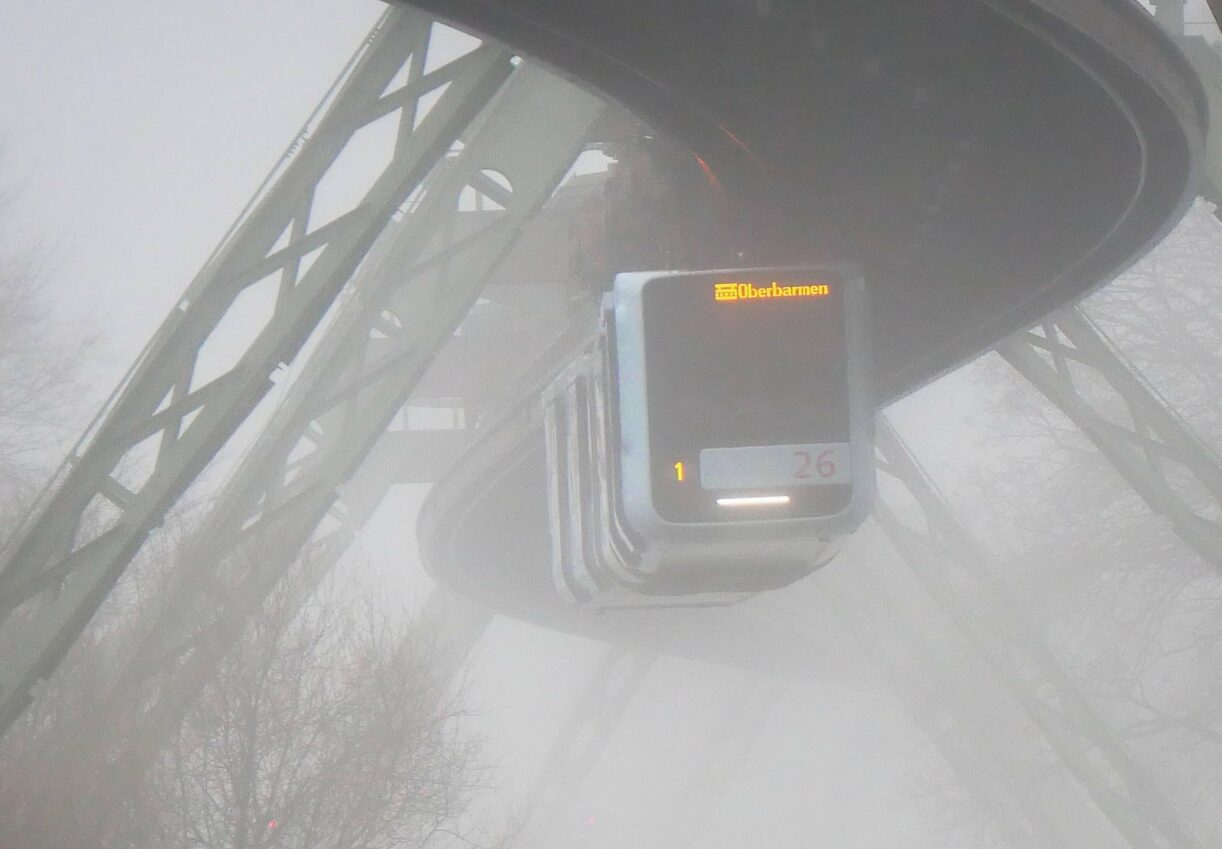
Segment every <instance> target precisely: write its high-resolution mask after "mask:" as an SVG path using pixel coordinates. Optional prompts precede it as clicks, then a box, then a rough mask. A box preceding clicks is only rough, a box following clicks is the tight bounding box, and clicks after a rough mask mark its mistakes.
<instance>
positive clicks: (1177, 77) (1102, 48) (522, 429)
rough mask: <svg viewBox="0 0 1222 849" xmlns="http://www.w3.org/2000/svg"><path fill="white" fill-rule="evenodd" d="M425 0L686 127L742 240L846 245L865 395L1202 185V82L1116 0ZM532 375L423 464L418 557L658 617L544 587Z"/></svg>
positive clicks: (800, 255) (813, 249) (613, 629)
mask: <svg viewBox="0 0 1222 849" xmlns="http://www.w3.org/2000/svg"><path fill="white" fill-rule="evenodd" d="M420 5H422V6H425V7H428V8H430V9H431V10H432V11H434V12H436V13H437V14H439V15H442V16H446V17H448V18H449V19H451V20H452V21H454V22H455V23H456V24H457V25H459V26H463V27H466V28H470V29H474V30H478V31H480V32H483V33H488V34H491V35H493V36H495V37H497V38H499V39H502V40H504V41H505V42H507V43H508V44H509V45H511V46H512V47H513V49H515V50H521V51H523V52H525V53H528V54H531V55H533V56H536V57H538V58H540V59H542V60H543V61H545V62H547V63H549V64H550V65H552V66H553V67H554V68H556V69H559V70H560V71H561V72H562V73H565V74H567V75H569V76H570V77H573V78H576V79H578V80H579V81H580V82H582V83H583V84H585V85H587V86H589V87H591V88H593V89H596V90H597V91H598V92H599V93H600V94H602V95H604V96H607V97H609V98H611V99H613V100H615V101H617V102H619V103H621V104H623V105H624V106H626V107H627V108H628V109H630V110H631V111H633V112H634V113H636V114H637V115H638V116H640V117H641V118H642V119H643V120H645V121H647V122H649V123H650V124H651V125H653V126H654V127H656V128H657V129H658V130H659V131H661V132H665V133H668V134H671V135H673V136H674V137H676V138H677V139H679V140H680V141H681V142H682V143H683V144H685V145H687V146H688V147H690V148H691V150H692V151H693V152H694V153H695V154H696V155H698V156H700V157H701V158H702V159H703V160H705V162H707V163H708V165H709V167H710V169H711V170H712V171H713V172H714V173H715V174H716V175H717V177H718V179H719V181H720V183H721V185H722V186H723V188H724V189H725V192H726V195H727V198H728V200H729V202H730V205H731V207H732V208H733V209H734V210H735V212H736V213H737V214H738V216H739V218H740V219H741V220H742V221H743V222H745V224H746V226H747V227H749V228H750V230H751V232H752V233H753V234H754V238H753V240H752V243H751V247H752V250H753V251H755V252H756V255H755V256H753V257H751V259H752V260H753V261H760V262H764V263H776V264H782V263H786V262H818V261H829V260H844V259H851V260H853V261H856V262H860V263H861V264H862V265H863V267H864V268H865V271H866V276H867V279H868V280H869V281H870V287H871V299H872V309H873V321H874V328H873V330H874V334H875V339H876V342H875V351H874V362H875V368H876V372H877V374H876V384H875V385H876V386H877V387H878V388H879V396H878V399H877V400H878V404H879V406H882V405H884V404H886V403H888V402H889V401H892V400H894V399H896V398H898V397H900V396H902V395H903V394H905V393H907V392H910V391H912V390H913V389H915V388H917V387H918V386H920V385H922V384H923V383H926V382H928V381H929V380H931V379H933V378H934V377H936V376H937V375H938V374H940V373H942V372H944V371H946V370H947V369H949V368H952V367H954V366H956V365H958V364H960V363H962V362H964V361H965V360H967V359H970V358H971V357H974V356H976V355H978V354H980V353H982V352H984V351H986V350H988V349H990V348H992V347H993V346H994V345H996V344H997V343H999V342H1000V341H1001V340H1002V339H1004V338H1005V337H1007V336H1008V335H1009V334H1011V333H1013V332H1014V331H1016V330H1019V329H1022V328H1024V327H1027V326H1029V325H1031V324H1032V323H1034V322H1036V321H1038V320H1039V319H1041V318H1043V317H1044V316H1046V315H1048V314H1049V313H1051V312H1052V311H1054V310H1055V309H1057V308H1058V307H1062V306H1064V305H1066V304H1068V303H1072V302H1074V301H1076V300H1077V299H1079V298H1081V297H1082V296H1083V295H1085V294H1086V293H1088V292H1089V291H1090V290H1091V289H1093V288H1095V287H1097V286H1099V285H1101V284H1103V283H1104V282H1106V281H1107V280H1109V279H1110V278H1111V277H1112V276H1114V275H1115V274H1116V273H1118V272H1119V271H1121V270H1123V269H1124V268H1125V267H1127V265H1128V264H1130V263H1131V262H1132V261H1133V260H1134V259H1135V258H1137V257H1138V256H1140V255H1141V254H1143V253H1144V252H1145V250H1147V249H1148V248H1149V247H1150V246H1151V245H1152V244H1153V243H1154V242H1156V241H1157V240H1158V239H1160V238H1161V237H1162V235H1164V234H1165V232H1166V231H1167V230H1168V229H1169V228H1170V227H1171V226H1172V225H1173V224H1174V223H1175V222H1176V221H1178V219H1179V218H1180V216H1181V214H1182V212H1183V210H1184V208H1185V206H1186V204H1187V202H1188V201H1189V200H1190V199H1191V198H1192V197H1193V196H1194V195H1195V192H1196V187H1195V174H1196V169H1197V165H1198V161H1197V160H1198V157H1199V156H1200V152H1201V150H1202V147H1203V141H1204V135H1205V132H1206V127H1207V123H1208V116H1207V114H1206V112H1207V110H1206V106H1205V105H1204V99H1203V95H1202V92H1201V88H1200V83H1199V80H1198V79H1197V78H1196V77H1195V75H1194V73H1193V72H1192V71H1191V69H1190V68H1189V67H1188V65H1187V63H1186V62H1185V61H1184V59H1183V57H1182V56H1181V54H1180V53H1179V51H1178V49H1177V48H1176V47H1175V45H1174V44H1173V43H1172V42H1171V41H1170V40H1169V39H1168V38H1166V37H1165V36H1164V35H1163V33H1162V32H1161V31H1160V30H1159V29H1158V28H1157V26H1156V25H1155V23H1154V22H1153V20H1151V19H1150V17H1149V16H1148V15H1147V14H1146V13H1145V12H1144V11H1143V10H1142V9H1140V8H1139V7H1138V6H1137V5H1136V4H1134V3H1130V2H1127V0H939V2H936V3H920V4H916V3H909V2H904V0H869V1H868V2H858V3H830V2H798V0H793V1H792V2H782V0H773V1H772V2H755V0H752V2H745V0H744V2H738V3H733V2H723V3H707V2H701V0H671V2H667V3H654V2H647V0H624V2H619V3H615V4H603V3H574V2H571V0H569V2H560V0H422V2H420ZM553 359H556V358H555V357H553ZM536 398H537V395H535V394H533V389H532V390H531V391H528V392H527V400H525V401H524V402H523V403H522V404H521V405H520V406H519V407H518V408H517V409H515V410H513V411H511V412H510V413H509V414H508V416H507V417H506V418H505V419H504V420H503V421H502V422H500V423H499V424H496V425H493V426H492V427H489V428H487V429H486V431H485V435H484V436H483V438H482V439H480V440H479V441H478V442H477V443H476V445H475V447H474V448H473V450H472V451H471V452H469V453H468V454H467V455H466V456H465V457H464V458H463V459H462V460H460V461H459V462H458V463H457V465H456V467H455V468H454V469H452V470H451V471H450V473H449V474H448V475H447V476H446V477H445V478H444V479H443V480H442V481H440V482H439V483H438V484H437V485H436V486H435V487H434V489H433V491H432V493H431V495H430V497H429V499H428V501H427V503H426V505H425V507H424V510H423V512H422V513H421V517H420V525H419V537H420V540H421V544H422V552H423V556H424V559H425V562H426V565H427V566H428V568H429V569H430V571H431V572H432V573H433V574H434V576H435V577H436V578H437V579H438V580H440V581H441V582H443V583H445V584H447V585H449V586H451V587H453V588H455V589H457V590H459V591H460V592H462V593H463V594H464V595H467V596H470V597H472V598H475V599H477V600H478V601H480V602H482V603H484V604H487V605H488V606H490V607H492V608H493V609H495V610H497V611H498V612H501V613H505V614H508V615H510V616H514V617H517V618H521V619H526V620H530V621H533V622H536V623H538V624H541V625H545V626H546V627H551V628H557V629H559V630H566V631H571V632H574V633H579V634H582V635H585V636H590V637H595V638H601V639H610V640H615V641H622V640H627V641H631V640H632V639H633V638H634V635H641V634H642V631H643V630H646V631H649V630H654V629H655V628H656V626H654V625H651V624H650V622H651V621H653V620H651V619H650V618H648V617H646V616H642V615H640V614H619V613H617V614H608V615H603V616H591V615H589V614H579V613H577V612H575V611H570V610H568V609H567V608H565V607H564V606H563V604H562V603H561V602H560V601H559V600H558V599H557V598H556V594H555V593H554V592H553V591H552V589H551V586H550V581H551V578H550V571H549V556H550V555H549V550H548V541H547V531H546V529H547V522H546V512H545V511H546V482H545V479H544V474H545V472H544V468H545V464H544V457H543V437H542V432H541V426H540V411H539V410H538V409H537V408H538V402H537V400H536ZM749 607H750V605H748V609H749ZM711 614H713V612H712V611H690V612H685V613H684V615H685V616H690V617H691V618H692V619H693V622H701V623H702V624H701V626H700V627H698V628H697V629H696V631H698V632H703V636H702V635H701V633H696V632H693V633H691V634H689V635H687V636H686V637H677V639H679V640H680V641H681V642H684V643H685V645H686V650H685V649H683V648H680V647H678V646H675V647H672V649H671V650H677V652H678V653H681V654H694V655H699V654H700V653H701V646H702V645H705V646H709V648H710V649H711V646H710V645H709V641H708V638H709V636H710V635H712V634H714V633H715V632H716V631H717V630H718V628H719V627H720V623H719V622H712V621H709V617H710V615H711ZM716 615H717V616H724V615H726V614H725V613H724V612H718V613H717V614H716ZM730 615H733V614H730ZM742 615H743V616H745V617H747V618H749V617H750V614H749V613H747V612H746V611H744V613H743V614H742ZM668 616H669V614H668ZM680 630H681V629H680ZM656 636H657V635H656V633H654V634H651V638H656ZM717 642H718V643H719V644H721V645H723V644H724V642H725V641H717ZM784 644H785V645H791V644H792V641H788V640H786V641H784ZM772 645H773V646H774V647H775V645H776V643H772Z"/></svg>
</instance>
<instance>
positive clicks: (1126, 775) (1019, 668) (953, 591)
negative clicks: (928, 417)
mask: <svg viewBox="0 0 1222 849" xmlns="http://www.w3.org/2000/svg"><path fill="white" fill-rule="evenodd" d="M879 425H880V426H879V428H878V451H879V465H878V468H879V471H880V472H881V473H882V474H884V475H887V476H889V477H891V478H892V479H893V480H894V481H897V482H898V483H899V484H901V485H902V486H903V487H904V489H905V490H906V491H907V492H908V493H909V494H910V495H911V497H912V498H913V500H914V501H915V504H916V506H917V508H918V510H919V518H918V521H917V522H909V521H905V520H904V519H902V518H901V517H900V515H899V513H898V512H895V511H893V510H891V509H890V508H889V507H888V505H887V504H886V502H885V501H884V500H883V499H882V498H881V497H880V499H879V502H878V506H877V509H876V510H875V519H876V520H877V521H878V524H879V526H880V527H881V528H882V529H883V531H884V532H885V533H886V534H887V536H888V537H889V538H890V539H891V541H892V542H893V544H894V545H895V547H896V549H897V550H898V551H899V553H900V554H901V556H902V557H903V559H904V561H905V562H906V563H907V565H908V567H909V569H910V571H911V573H912V574H913V576H914V577H915V578H916V579H917V581H918V582H919V583H920V584H921V586H923V587H924V588H925V590H926V591H927V592H928V593H929V595H930V597H931V598H932V599H933V600H934V601H935V602H936V603H937V605H938V607H939V608H940V609H941V610H942V612H943V613H944V614H945V615H946V617H947V619H948V620H949V621H950V623H951V624H952V625H953V626H954V628H955V629H956V630H957V631H958V632H959V633H960V634H961V635H962V636H963V638H964V640H965V641H966V642H967V643H968V645H970V646H971V647H972V649H973V651H974V652H975V653H976V654H977V655H978V656H979V658H980V659H981V660H982V661H983V662H984V663H985V665H986V666H987V667H989V668H990V669H991V670H992V671H993V673H994V674H995V675H996V676H997V678H998V680H999V681H1000V682H1001V684H1002V685H1003V686H1004V687H1005V688H1006V690H1007V691H1008V692H1009V693H1010V694H1011V696H1012V697H1013V698H1014V700H1015V702H1016V703H1017V704H1018V705H1019V707H1020V708H1021V709H1022V711H1023V713H1024V714H1025V715H1026V716H1027V717H1028V719H1029V720H1030V721H1031V723H1032V724H1033V725H1034V726H1035V727H1036V728H1037V729H1038V730H1039V732H1040V734H1041V735H1042V736H1043V737H1044V739H1045V740H1046V741H1047V743H1048V745H1049V746H1050V747H1051V748H1052V750H1053V751H1054V752H1055V753H1056V754H1057V756H1058V757H1059V758H1060V759H1061V760H1062V762H1063V763H1064V764H1065V766H1066V767H1067V768H1068V769H1069V771H1070V772H1071V774H1073V775H1074V776H1075V777H1076V778H1077V779H1078V780H1079V781H1080V783H1081V784H1082V786H1083V788H1084V789H1085V790H1086V792H1087V793H1088V794H1089V795H1090V797H1091V799H1092V800H1093V801H1094V802H1095V804H1096V806H1097V807H1098V808H1099V810H1100V812H1101V813H1102V814H1103V815H1104V816H1105V818H1106V819H1107V821H1108V822H1109V823H1110V824H1111V825H1112V826H1113V827H1114V828H1115V829H1116V830H1117V832H1119V833H1120V834H1121V835H1123V836H1124V837H1125V839H1126V840H1127V841H1128V842H1129V843H1130V844H1131V845H1133V846H1135V847H1137V846H1165V847H1168V849H1170V847H1181V846H1183V847H1189V846H1197V845H1199V844H1198V843H1197V842H1196V841H1195V840H1194V839H1193V838H1192V837H1191V835H1189V834H1188V833H1187V832H1186V831H1185V830H1184V828H1183V826H1182V825H1180V822H1179V816H1178V814H1177V813H1176V811H1175V806H1174V805H1173V804H1172V803H1171V802H1170V800H1169V799H1168V798H1167V797H1166V796H1165V795H1164V794H1163V793H1162V791H1161V790H1159V789H1158V787H1157V786H1156V784H1155V783H1154V781H1153V779H1152V778H1151V777H1150V775H1149V773H1148V772H1147V771H1146V769H1145V768H1144V767H1143V766H1142V765H1141V764H1140V763H1139V762H1138V760H1137V759H1136V758H1135V756H1134V755H1133V753H1132V752H1130V751H1129V750H1128V748H1127V747H1126V746H1125V745H1124V744H1123V742H1121V741H1120V740H1119V739H1118V738H1117V737H1116V735H1115V733H1114V732H1113V731H1112V730H1111V729H1110V728H1109V727H1108V726H1107V723H1106V722H1104V721H1103V719H1102V717H1100V716H1099V714H1098V712H1097V711H1096V710H1095V708H1094V706H1093V705H1092V704H1091V703H1090V700H1089V699H1088V698H1087V697H1086V696H1085V695H1084V694H1083V693H1082V692H1081V690H1080V689H1079V687H1078V685H1077V684H1076V683H1075V682H1074V681H1073V680H1072V679H1071V678H1070V677H1069V675H1068V674H1067V673H1066V672H1065V671H1064V669H1063V667H1062V666H1061V664H1060V663H1059V661H1058V660H1057V658H1056V656H1055V655H1054V654H1053V652H1052V650H1051V649H1050V648H1049V647H1048V645H1047V644H1046V643H1045V641H1044V639H1043V637H1042V636H1041V635H1040V634H1038V632H1036V631H1035V630H1034V629H1032V628H1031V626H1030V625H1029V624H1028V623H1027V622H1025V621H1024V620H1023V618H1022V617H1021V615H1020V614H1019V613H1018V612H1017V611H1015V610H1014V608H1013V606H1012V605H1010V604H1008V602H1007V598H1008V594H1007V592H1006V588H1005V586H1004V585H1003V584H1002V582H1001V581H1000V580H999V579H998V578H997V577H996V576H995V575H994V574H993V572H992V570H991V569H990V567H989V564H988V558H987V555H985V553H984V552H983V550H982V549H981V547H980V546H979V544H978V543H977V542H976V541H975V540H974V539H973V538H972V537H971V535H970V534H969V533H968V531H967V530H966V529H965V528H964V527H963V526H962V525H961V524H960V523H959V521H958V520H957V518H956V517H955V515H954V512H953V511H952V509H951V508H950V506H949V505H948V504H947V502H946V501H945V499H944V498H943V497H942V496H941V494H940V493H939V492H938V491H937V488H936V487H935V486H934V484H933V482H932V480H931V479H930V478H929V476H928V475H927V474H926V472H925V471H924V469H922V468H921V466H920V464H919V463H918V462H917V460H916V458H915V457H914V456H913V455H912V453H911V452H910V451H909V449H908V448H907V446H906V445H905V444H904V443H903V441H902V440H901V439H900V437H899V435H898V434H897V433H896V432H895V431H894V430H893V429H892V428H891V426H890V425H889V424H888V423H887V421H886V420H885V419H880V422H879Z"/></svg>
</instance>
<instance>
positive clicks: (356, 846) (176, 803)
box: [130, 582, 479, 849]
mask: <svg viewBox="0 0 1222 849" xmlns="http://www.w3.org/2000/svg"><path fill="white" fill-rule="evenodd" d="M294 595H295V594H294V593H293V592H292V588H291V587H285V588H282V589H280V590H278V591H277V592H276V593H275V594H274V596H273V597H272V598H271V599H270V600H269V603H268V605H267V607H266V609H265V611H264V615H262V616H261V617H260V618H259V620H258V621H257V623H256V624H255V625H254V627H253V628H252V629H251V630H250V633H249V634H247V635H246V636H245V638H244V639H243V640H242V642H241V644H240V646H239V648H238V650H237V651H235V652H233V653H231V655H230V656H229V657H228V658H227V659H226V660H225V661H224V662H223V663H222V665H221V668H220V669H219V670H218V672H217V674H216V676H215V678H214V679H213V681H212V682H211V683H210V684H209V686H208V687H207V688H206V690H205V691H204V693H203V695H202V697H201V698H200V699H199V700H198V701H197V702H196V703H195V705H194V706H193V707H192V709H191V710H190V712H189V714H188V716H187V719H186V722H185V723H184V725H183V727H182V730H181V732H180V734H179V735H178V737H177V739H176V740H175V741H174V742H173V744H172V745H171V747H170V748H169V749H168V750H167V751H166V752H165V753H164V755H163V757H162V758H161V759H160V762H159V764H158V765H157V767H156V769H155V771H154V776H153V781H152V786H151V788H150V795H149V796H148V797H147V798H146V799H145V800H144V803H143V806H142V807H144V808H145V810H146V811H148V813H149V814H150V815H151V816H149V817H147V818H145V819H144V821H143V822H141V823H137V827H138V828H139V829H140V830H144V829H145V828H147V826H148V824H149V823H156V832H157V833H156V834H155V835H150V836H153V837H154V839H153V840H151V842H148V841H146V840H143V839H141V840H133V841H131V843H130V845H156V846H162V847H183V849H186V848H187V847H208V848H209V849H222V847H224V849H230V847H232V849H247V848H248V847H274V846H310V847H319V848H320V849H322V847H332V846H333V847H337V849H338V848H339V847H343V848H344V849H380V847H391V846H427V845H430V844H431V843H432V841H434V840H435V839H436V838H437V837H438V836H440V835H442V834H443V833H449V832H452V831H453V830H455V829H456V828H457V823H458V820H459V817H460V815H461V813H462V811H463V810H464V808H465V807H466V803H467V801H468V800H469V798H470V796H471V794H472V793H473V792H474V791H475V790H476V789H477V787H478V777H479V773H478V770H476V769H475V768H474V763H475V761H474V754H475V752H474V746H473V744H472V743H470V742H468V741H467V740H465V739H464V737H463V736H462V734H461V732H460V730H459V728H458V727H457V721H456V720H457V718H458V715H459V712H458V710H457V708H456V701H455V696H454V694H453V693H451V692H449V691H448V686H447V683H446V682H444V681H440V680H437V679H436V678H435V677H434V675H433V673H432V672H431V669H430V662H429V653H428V650H427V645H426V641H425V640H424V639H423V637H422V635H421V634H420V633H419V632H418V631H416V630H412V629H406V628H402V627H396V626H395V625H394V624H393V623H392V620H391V618H390V617H389V616H388V615H387V614H386V613H385V612H383V611H380V610H378V609H377V608H376V607H375V606H374V605H372V604H371V603H369V602H368V601H365V602H360V601H359V600H354V599H352V598H351V597H350V596H349V595H348V594H346V593H342V592H340V591H339V590H338V588H337V582H331V583H330V585H329V586H328V587H327V588H326V589H325V590H324V591H323V592H321V593H319V594H317V595H315V596H314V597H313V598H312V599H311V600H310V601H309V602H307V604H306V605H305V607H304V608H301V609H297V607H296V603H295V602H294V601H293V599H294ZM354 601H355V603H354Z"/></svg>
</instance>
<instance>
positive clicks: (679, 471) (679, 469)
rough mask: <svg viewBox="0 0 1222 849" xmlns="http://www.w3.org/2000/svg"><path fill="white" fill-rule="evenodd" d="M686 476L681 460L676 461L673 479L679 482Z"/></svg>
mask: <svg viewBox="0 0 1222 849" xmlns="http://www.w3.org/2000/svg"><path fill="white" fill-rule="evenodd" d="M686 477H687V473H686V472H685V471H684V469H683V461H682V460H680V461H679V462H678V463H675V480H677V481H678V482H679V483H683V480H684V478H686Z"/></svg>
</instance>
